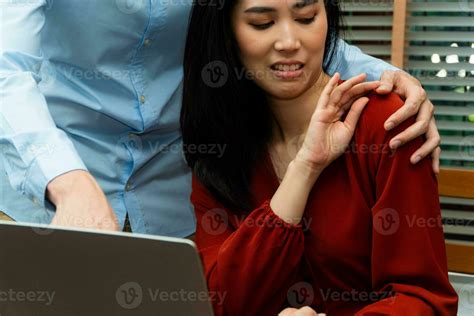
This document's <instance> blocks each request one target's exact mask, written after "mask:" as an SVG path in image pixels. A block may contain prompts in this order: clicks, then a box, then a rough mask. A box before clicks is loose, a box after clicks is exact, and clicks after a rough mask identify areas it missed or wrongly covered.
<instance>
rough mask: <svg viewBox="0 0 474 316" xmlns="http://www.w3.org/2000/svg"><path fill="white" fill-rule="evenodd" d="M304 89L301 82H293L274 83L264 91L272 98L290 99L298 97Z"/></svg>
mask: <svg viewBox="0 0 474 316" xmlns="http://www.w3.org/2000/svg"><path fill="white" fill-rule="evenodd" d="M304 91H305V89H304V86H303V84H302V83H301V82H300V83H293V84H281V85H279V84H274V85H272V87H271V88H270V89H268V90H265V92H266V93H267V94H269V95H271V96H272V97H274V98H277V99H282V100H291V99H295V98H297V97H299V96H300V95H302V94H303V93H304Z"/></svg>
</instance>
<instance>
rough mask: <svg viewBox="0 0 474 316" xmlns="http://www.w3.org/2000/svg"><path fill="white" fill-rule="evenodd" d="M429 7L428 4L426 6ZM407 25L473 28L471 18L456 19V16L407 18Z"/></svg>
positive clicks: (473, 20)
mask: <svg viewBox="0 0 474 316" xmlns="http://www.w3.org/2000/svg"><path fill="white" fill-rule="evenodd" d="M427 6H429V4H428V5H427ZM407 24H408V25H409V26H437V27H443V26H446V27H449V26H459V27H463V26H467V27H469V26H473V25H474V18H473V17H457V16H448V17H445V16H427V17H419V16H416V17H415V16H411V17H408V18H407Z"/></svg>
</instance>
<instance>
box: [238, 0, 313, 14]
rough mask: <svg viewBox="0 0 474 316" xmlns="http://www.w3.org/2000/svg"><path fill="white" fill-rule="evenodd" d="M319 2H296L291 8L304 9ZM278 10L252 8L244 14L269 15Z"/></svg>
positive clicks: (309, 0) (302, 0)
mask: <svg viewBox="0 0 474 316" xmlns="http://www.w3.org/2000/svg"><path fill="white" fill-rule="evenodd" d="M318 1H319V0H301V1H299V2H296V3H295V4H293V5H292V6H291V9H293V10H299V9H302V8H304V7H307V6H310V5H313V4H315V3H317V2H318ZM275 11H276V10H275V9H274V8H271V7H252V8H248V9H247V10H245V11H244V13H268V12H275Z"/></svg>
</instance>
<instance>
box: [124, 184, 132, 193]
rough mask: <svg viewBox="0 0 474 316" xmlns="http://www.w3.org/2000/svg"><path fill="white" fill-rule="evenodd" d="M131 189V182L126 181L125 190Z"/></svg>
mask: <svg viewBox="0 0 474 316" xmlns="http://www.w3.org/2000/svg"><path fill="white" fill-rule="evenodd" d="M131 190H132V184H131V183H127V185H126V186H125V191H127V192H128V191H131Z"/></svg>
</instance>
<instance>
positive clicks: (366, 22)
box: [344, 16, 393, 32]
mask: <svg viewBox="0 0 474 316" xmlns="http://www.w3.org/2000/svg"><path fill="white" fill-rule="evenodd" d="M392 20H393V19H392V17H391V16H345V17H344V22H345V24H346V26H375V27H380V26H392ZM356 32H357V31H356Z"/></svg>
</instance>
